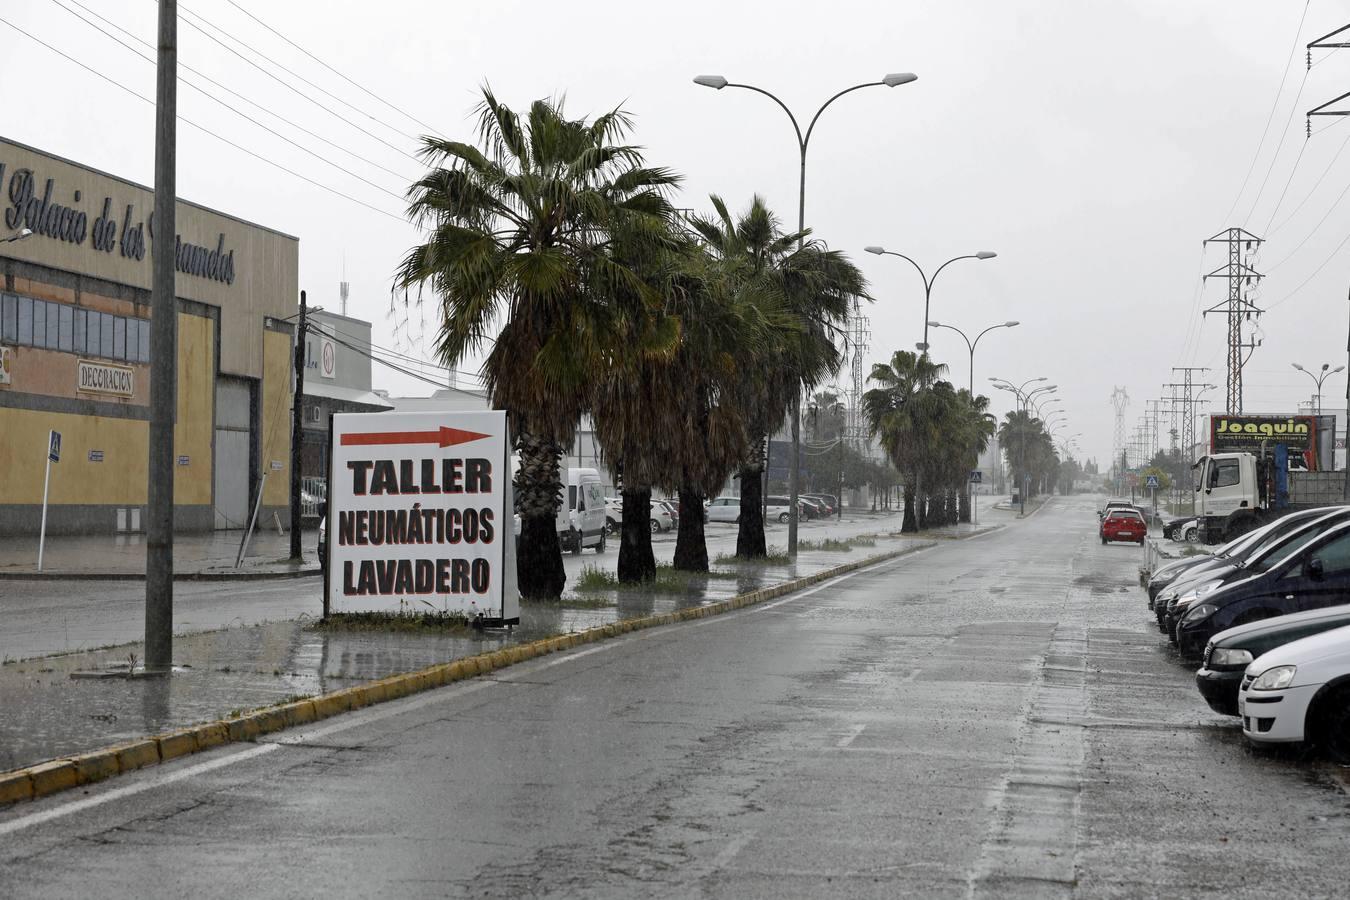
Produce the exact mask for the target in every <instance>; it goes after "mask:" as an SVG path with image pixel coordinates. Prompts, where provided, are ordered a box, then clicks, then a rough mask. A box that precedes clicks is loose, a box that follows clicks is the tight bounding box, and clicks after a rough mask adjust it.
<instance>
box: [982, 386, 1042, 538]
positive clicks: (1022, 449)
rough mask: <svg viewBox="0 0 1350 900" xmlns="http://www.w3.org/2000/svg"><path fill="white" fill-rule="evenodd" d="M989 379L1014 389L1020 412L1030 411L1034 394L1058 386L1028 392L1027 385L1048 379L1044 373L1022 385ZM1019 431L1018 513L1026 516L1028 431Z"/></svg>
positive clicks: (1009, 389)
mask: <svg viewBox="0 0 1350 900" xmlns="http://www.w3.org/2000/svg"><path fill="white" fill-rule="evenodd" d="M989 380H990V381H991V382H993V383H994V387H996V388H998V389H999V390H1002V391H1012V393H1013V396H1015V397H1016V398H1017V411H1018V412H1026V411H1029V410H1028V409H1027V407H1028V406H1029V404H1030V401H1031V396H1032V394H1037V393H1040V392H1041V391H1045V390H1051V391H1053V390H1054V389H1055V388H1056V385H1053V384H1052V385H1049V386H1047V387H1043V388H1037V389H1036V390H1034V391H1031V392H1030V393H1028V392H1027V385H1029V384H1032V383H1033V382H1037V381H1046V380H1047V379H1046V377H1045V376H1044V375H1042V376H1040V377H1039V378H1028V379H1027V380H1026V381H1024V382H1022V384H1021V385H1020V386H1018V385H1015V384H1013V383H1012V382H1011V381H1006V380H1004V379H1002V378H990V379H989ZM1023 425H1024V426H1025V423H1023ZM1018 431H1020V432H1021V433H1020V434H1019V435H1018V441H1017V468H1018V469H1019V472H1018V475H1019V476H1020V477H1019V478H1018V480H1017V481H1018V489H1017V493H1018V505H1019V507H1020V508H1019V510H1018V515H1023V516H1024V515H1026V513H1027V471H1026V469H1027V466H1026V462H1027V433H1026V428H1025V427H1023V428H1019V429H1018Z"/></svg>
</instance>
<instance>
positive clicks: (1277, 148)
mask: <svg viewBox="0 0 1350 900" xmlns="http://www.w3.org/2000/svg"><path fill="white" fill-rule="evenodd" d="M1304 12H1305V13H1306V12H1307V7H1306V6H1305V7H1304ZM1307 83H1308V72H1307V70H1305V71H1304V72H1303V79H1302V80H1301V81H1300V82H1299V83H1298V92H1297V93H1295V94H1294V102H1293V103H1292V104H1290V106H1289V116H1288V118H1286V119H1285V120H1284V131H1282V132H1280V139H1279V141H1277V142H1276V144H1275V152H1274V153H1273V154H1271V157H1270V165H1269V166H1267V167H1266V175H1265V177H1264V178H1262V179H1261V187H1260V189H1259V190H1257V192H1256V197H1255V198H1254V199H1253V200H1252V205H1251V206H1250V207H1249V208H1248V209H1247V215H1246V216H1245V217H1244V218H1243V221H1244V222H1246V221H1249V220H1250V219H1251V217H1252V215H1253V214H1254V213H1255V212H1256V207H1257V204H1259V203H1260V202H1261V196H1262V195H1263V194H1265V192H1266V184H1267V183H1269V181H1270V175H1271V173H1272V172H1274V171H1275V163H1276V162H1278V161H1279V159H1280V150H1281V149H1282V148H1283V147H1284V139H1285V138H1286V137H1288V136H1289V126H1290V124H1292V123H1293V121H1294V113H1296V112H1298V101H1299V100H1300V99H1301V98H1302V97H1303V88H1304V86H1305V85H1306V84H1307ZM1299 156H1300V157H1302V156H1303V151H1302V150H1300V151H1299ZM1294 165H1296V166H1297V165H1298V163H1297V162H1295V164H1294Z"/></svg>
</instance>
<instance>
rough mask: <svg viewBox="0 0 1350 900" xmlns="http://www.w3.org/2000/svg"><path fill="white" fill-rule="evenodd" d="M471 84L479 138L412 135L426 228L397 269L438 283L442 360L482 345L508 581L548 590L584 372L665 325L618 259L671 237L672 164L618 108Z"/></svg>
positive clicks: (583, 399)
mask: <svg viewBox="0 0 1350 900" xmlns="http://www.w3.org/2000/svg"><path fill="white" fill-rule="evenodd" d="M482 93H483V102H482V104H481V105H480V106H479V109H478V135H477V142H476V144H475V143H469V142H462V141H451V140H445V139H442V138H434V137H428V138H424V139H423V147H422V156H423V157H424V158H425V159H426V160H427V162H428V164H429V165H430V166H431V169H430V171H429V172H427V174H426V175H425V176H423V177H422V178H421V179H420V180H418V181H417V182H416V183H415V184H413V185H412V187H411V188H410V189H409V192H408V196H409V201H410V202H409V209H408V213H409V217H410V218H411V219H412V221H413V223H414V224H416V225H418V226H421V227H423V228H425V229H427V234H426V236H425V237H426V239H425V242H424V243H422V244H419V245H417V246H415V247H413V248H412V249H411V250H410V251H408V254H407V256H406V257H405V258H404V260H403V263H402V265H401V266H400V267H399V270H398V272H397V276H396V283H397V284H398V285H399V286H401V287H403V288H405V289H407V288H412V287H415V288H417V289H418V290H419V292H420V291H422V290H427V291H430V292H431V294H432V295H433V297H434V298H435V301H436V303H437V305H438V315H439V318H440V331H439V334H438V336H437V342H436V351H437V355H438V356H439V357H440V359H441V361H442V362H443V363H444V364H445V365H447V366H454V365H457V364H458V363H459V362H460V361H461V360H463V359H465V358H466V357H468V356H470V355H473V354H475V353H476V352H477V351H478V350H479V349H480V348H482V347H483V346H484V345H491V350H490V351H489V352H488V355H487V359H486V361H485V362H484V363H483V375H484V381H485V383H486V385H487V389H488V392H489V394H490V396H491V398H492V402H493V405H494V406H495V407H497V408H499V409H505V410H506V411H507V414H508V418H509V421H510V424H511V428H512V431H513V434H514V441H515V447H516V450H517V451H518V453H519V466H518V468H517V471H516V475H515V478H514V484H515V488H516V511H517V512H518V513H519V514H520V517H521V536H520V554H519V557H518V570H519V583H520V590H521V593H522V595H523V596H525V597H531V598H556V597H558V596H559V595H560V594H561V592H562V588H563V584H564V583H565V580H566V578H565V575H564V573H563V567H562V553H561V550H560V548H559V546H558V539H557V535H556V533H555V531H554V516H555V515H556V511H557V509H558V505H559V503H560V500H561V496H562V494H561V483H560V478H559V460H560V458H561V456H562V452H563V449H562V448H563V447H565V446H567V445H568V444H569V443H570V442H571V440H572V438H573V435H574V433H575V430H576V426H577V422H578V421H579V419H580V417H581V415H582V413H584V412H585V411H586V409H587V406H588V405H589V403H590V400H591V395H592V386H593V382H594V379H595V373H596V372H598V371H604V370H605V369H606V368H607V367H608V366H610V365H612V364H613V356H614V351H615V349H616V348H627V349H629V350H651V351H652V352H668V351H669V344H668V343H666V342H664V339H665V338H667V337H668V335H663V334H661V333H660V330H659V329H655V330H653V329H652V328H651V327H650V320H649V317H648V316H647V315H638V316H636V317H634V316H633V307H634V305H635V304H636V305H637V306H639V307H641V306H649V305H659V303H660V299H661V298H660V297H659V296H657V295H656V294H655V292H653V291H652V290H651V289H650V287H649V286H648V285H647V284H646V283H645V282H644V280H643V278H642V276H641V275H640V274H639V273H637V272H635V271H633V270H632V269H630V268H629V267H628V266H627V265H625V264H624V263H623V262H622V261H620V260H621V259H622V258H623V257H625V256H631V255H637V256H641V252H640V250H638V251H634V252H633V253H625V252H621V247H623V246H626V247H628V248H630V249H632V248H650V247H656V246H660V245H663V244H665V243H666V242H667V241H668V240H669V223H670V221H671V220H672V218H673V216H674V213H673V210H672V207H671V206H670V204H669V202H668V201H667V198H666V194H667V192H668V191H669V190H670V189H671V188H673V187H674V186H675V185H676V184H677V183H678V181H679V179H678V176H676V175H675V174H674V173H673V172H671V171H669V170H666V169H661V168H650V167H647V166H646V165H645V164H644V162H643V157H642V154H641V152H640V151H639V150H638V148H636V147H634V146H631V145H627V144H625V143H623V138H624V136H625V134H626V133H627V132H628V130H629V129H630V127H631V124H632V123H631V120H630V118H629V116H628V115H627V114H626V113H625V112H624V111H623V110H622V109H615V110H613V111H611V112H609V113H606V114H604V115H601V116H598V117H597V118H595V119H594V120H593V121H589V122H588V121H586V120H585V119H569V118H567V117H566V115H565V114H564V111H563V104H562V102H561V101H549V100H538V101H535V102H534V103H533V104H531V106H530V109H529V111H528V113H527V114H525V115H524V117H522V116H520V115H518V114H517V113H515V112H513V111H512V110H510V109H508V108H507V107H505V106H504V105H502V104H501V103H499V102H498V100H497V98H496V97H495V96H494V95H493V94H492V92H491V90H490V89H488V88H486V87H485V88H484V89H483V92H482ZM494 332H495V334H494ZM630 355H631V354H630Z"/></svg>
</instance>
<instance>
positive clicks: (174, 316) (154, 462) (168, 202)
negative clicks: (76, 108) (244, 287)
mask: <svg viewBox="0 0 1350 900" xmlns="http://www.w3.org/2000/svg"><path fill="white" fill-rule="evenodd" d="M156 73H157V74H156V86H155V225H154V234H153V236H152V238H151V245H150V252H151V256H152V259H151V262H152V264H153V265H152V281H151V291H150V311H151V312H150V441H149V443H150V453H149V459H148V465H147V468H146V476H147V479H148V483H147V485H146V491H147V496H146V517H145V519H146V527H145V667H146V669H149V670H160V671H167V670H168V669H169V668H170V667H172V666H173V462H174V459H173V451H174V445H173V427H174V419H175V414H176V411H177V406H178V301H177V299H176V297H177V295H176V293H175V291H174V238H175V236H176V235H177V233H178V226H177V223H176V221H175V208H174V204H175V203H176V201H177V199H178V188H177V185H176V184H175V178H174V170H175V163H176V160H175V155H176V152H177V141H178V131H177V125H178V109H177V107H178V3H177V0H159V60H158V65H157V67H156Z"/></svg>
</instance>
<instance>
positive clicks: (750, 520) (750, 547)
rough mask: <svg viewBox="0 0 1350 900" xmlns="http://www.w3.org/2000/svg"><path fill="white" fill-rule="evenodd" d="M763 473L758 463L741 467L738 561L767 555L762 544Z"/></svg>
mask: <svg viewBox="0 0 1350 900" xmlns="http://www.w3.org/2000/svg"><path fill="white" fill-rule="evenodd" d="M763 472H764V466H763V465H762V464H760V463H758V462H753V463H750V464H749V465H746V466H742V467H741V472H740V478H741V524H740V528H739V529H738V530H737V532H736V556H737V557H739V558H740V559H763V558H764V557H765V556H766V555H768V549H767V548H766V547H765V544H764V488H763V485H762V484H761V483H760V476H761V475H762V474H763Z"/></svg>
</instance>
